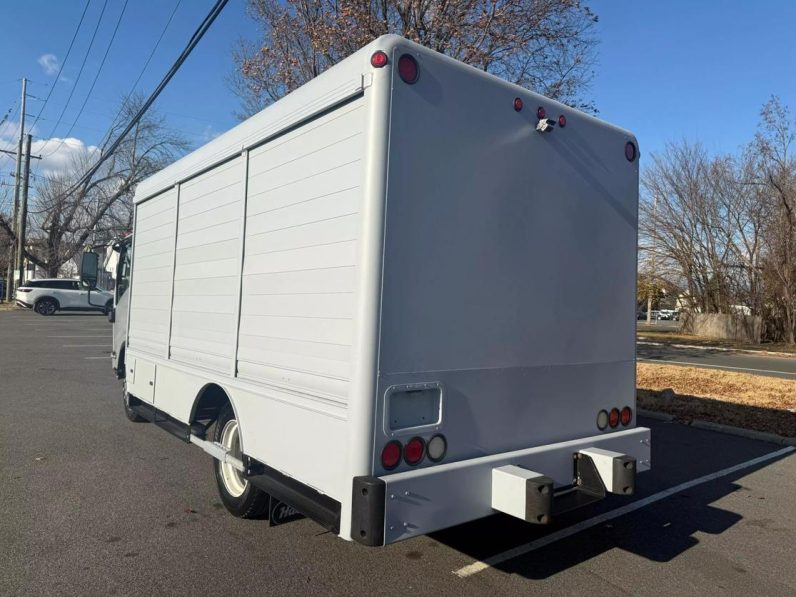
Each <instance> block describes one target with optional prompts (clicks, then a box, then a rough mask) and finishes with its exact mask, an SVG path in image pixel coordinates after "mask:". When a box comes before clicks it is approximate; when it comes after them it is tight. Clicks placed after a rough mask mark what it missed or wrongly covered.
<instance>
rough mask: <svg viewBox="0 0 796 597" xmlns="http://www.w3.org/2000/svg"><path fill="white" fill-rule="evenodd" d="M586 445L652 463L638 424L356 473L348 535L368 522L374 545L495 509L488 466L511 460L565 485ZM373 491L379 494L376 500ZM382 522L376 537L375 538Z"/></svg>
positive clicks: (642, 466)
mask: <svg viewBox="0 0 796 597" xmlns="http://www.w3.org/2000/svg"><path fill="white" fill-rule="evenodd" d="M589 448H600V449H602V450H610V451H613V452H619V453H621V454H626V455H628V456H630V457H632V458H634V459H635V460H636V463H637V465H636V466H637V471H638V472H642V471H646V470H649V469H650V466H651V463H650V430H649V429H647V428H644V427H637V428H634V429H628V430H625V431H618V432H615V433H607V434H601V435H598V436H593V437H585V438H580V439H576V440H571V441H566V442H561V443H557V444H548V445H545V446H537V447H534V448H527V449H525V450H517V451H514V452H505V453H502V454H494V455H491V456H483V457H481V458H473V459H470V460H464V461H460V462H452V463H450V464H443V465H439V466H432V467H428V468H423V469H417V470H413V471H407V472H403V473H397V474H394V475H385V476H383V477H379V478H373V477H358V478H357V480H355V483H354V503H353V506H354V512H353V520H354V525H355V526H354V528H352V537H353V538H354V539H357V540H359V538H360V537H363V538H364V537H365V535H363V534H362V529H360V528H357V527H356V525H357V524H358V523H365V522H366V521H369V524H370V525H372V526H371V529H369V530H370V531H371V532H369V533H367V536H368V537H371V541H367V542H366V541H362V542H363V543H367V544H369V545H374V544H376V545H378V544H388V543H394V542H396V541H401V540H403V539H408V538H410V537H414V536H417V535H424V534H426V533H431V532H433V531H437V530H440V529H444V528H447V527H451V526H454V525H457V524H462V523H465V522H468V521H471V520H475V519H477V518H483V517H484V516H489V515H490V514H494V513H495V510H494V509H493V507H492V504H493V500H492V487H493V485H492V476H493V473H492V471H493V469H496V468H499V467H503V466H507V465H515V466H518V467H522V468H524V469H529V470H531V471H535V472H537V473H540V474H542V475H545V476H546V477H549V478H550V479H552V480H553V481H554V483H555V485H556V486H568V485H571V484H572V483H573V481H574V479H573V475H574V468H573V456H574V455H575V454H577V453H578V452H579V451H581V450H588V449H589ZM365 480H367V481H365ZM358 483H359V485H362V484H363V483H365V484H369V485H367V486H368V492H367V494H368V496H370V499H368V500H363V499H362V498H360V497H358V495H357V494H358V493H359V494H360V495H361V494H362V489H363V487H358ZM374 485H376V486H382V485H383V491H384V493H383V495H384V498H383V500H384V501H383V502H381V499H380V498H381V496H380V495H378V494H380V493H381V491H378V492H375V491H374V490H375V489H376V487H374ZM378 489H381V487H378ZM374 493H376V495H378V498H377V499H376V500H374V499H373V496H374ZM382 504H383V505H382ZM358 510H359V511H358ZM382 521H383V524H384V528H383V535H382V537H381V541H378V540H377V541H376V542H374V541H373V539H375V538H377V537H378V535H379V533H378V531H379V530H381V529H379V528H378V525H380V524H381V522H382Z"/></svg>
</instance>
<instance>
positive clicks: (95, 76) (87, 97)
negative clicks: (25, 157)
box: [44, 0, 129, 157]
mask: <svg viewBox="0 0 796 597" xmlns="http://www.w3.org/2000/svg"><path fill="white" fill-rule="evenodd" d="M128 2H129V0H124V5H122V11H121V12H120V13H119V18H118V19H116V26H115V27H114V28H113V33H112V34H111V39H110V41H109V42H108V47H107V48H105V54H103V56H102V61H101V62H100V65H99V68H98V69H97V73H96V74H95V75H94V80H93V81H92V82H91V87H89V89H88V93H87V94H86V97H85V99H84V100H83V104H82V105H81V106H80V110H78V112H77V116H75V121H74V122H73V123H72V126H70V127H69V130H68V131H66V134H65V135H64V136H63V137H62V138H61V142H60V144H59V145H58V147H56V148H55V149H54V150H53V151H51V152H50V153H48V154H47V155H45V156H44V157H49V156H51V155H52V154H54V153H55V152H56V151H58V150H59V149H60V148H61V146H62V145H63V144H64V139H66V138H67V137H69V133H71V132H72V129H74V128H75V124H77V121H78V120H80V116H81V115H82V114H83V109H84V108H85V107H86V104H87V103H88V100H89V98H90V97H91V92H92V91H94V86H95V85H96V84H97V80H98V79H99V76H100V73H102V68H103V67H104V66H105V61H106V60H107V59H108V54H109V53H110V51H111V47H112V46H113V42H114V40H115V39H116V33H117V32H118V31H119V25H121V23H122V18H123V17H124V12H125V11H126V10H127V3H128Z"/></svg>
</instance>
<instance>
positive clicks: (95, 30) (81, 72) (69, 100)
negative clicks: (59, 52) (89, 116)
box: [40, 0, 108, 151]
mask: <svg viewBox="0 0 796 597" xmlns="http://www.w3.org/2000/svg"><path fill="white" fill-rule="evenodd" d="M107 7H108V0H104V2H103V4H102V10H101V11H100V15H99V18H98V19H97V24H96V25H95V26H94V32H93V33H92V34H91V41H90V42H89V44H88V49H87V50H86V54H85V55H84V56H83V62H82V63H81V65H80V70H79V71H78V73H77V77H76V78H75V84H74V85H73V86H72V90H71V91H70V92H69V97H68V98H66V103H65V104H64V109H63V110H61V114H60V115H59V116H58V120H56V122H55V126H53V128H52V130H51V131H50V134H49V135H47V140H46V141H45V143H44V145H43V146H42V147H41V150H40V151H44V148H45V147H47V145H49V143H50V141H51V140H52V137H53V135H54V134H55V131H56V129H57V128H58V125H59V124H61V120H62V119H63V117H64V114H66V110H67V108H69V102H71V101H72V96H73V95H74V94H75V90H76V89H77V84H78V83H79V82H80V77H81V76H82V75H83V69H84V68H85V67H86V61H87V60H88V56H89V54H91V48H92V47H94V41H95V40H96V39H97V32H98V31H99V27H100V23H102V17H103V16H104V15H105V9H106V8H107Z"/></svg>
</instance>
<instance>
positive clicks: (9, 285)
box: [6, 77, 28, 301]
mask: <svg viewBox="0 0 796 597" xmlns="http://www.w3.org/2000/svg"><path fill="white" fill-rule="evenodd" d="M27 92H28V80H27V79H26V78H24V77H23V78H22V100H21V102H20V108H19V143H18V144H17V168H16V175H15V176H16V178H15V183H14V219H13V220H12V222H13V226H15V227H17V226H18V221H19V192H20V186H21V185H20V183H21V182H22V180H21V179H22V172H21V170H22V140H23V139H24V137H25V100H26V99H27V97H28V93H27ZM15 233H16V236H17V238H19V228H17V229H16V230H15ZM15 263H16V262H15V261H14V243H13V242H12V243H9V246H8V275H7V276H6V300H7V301H12V300H14V265H15Z"/></svg>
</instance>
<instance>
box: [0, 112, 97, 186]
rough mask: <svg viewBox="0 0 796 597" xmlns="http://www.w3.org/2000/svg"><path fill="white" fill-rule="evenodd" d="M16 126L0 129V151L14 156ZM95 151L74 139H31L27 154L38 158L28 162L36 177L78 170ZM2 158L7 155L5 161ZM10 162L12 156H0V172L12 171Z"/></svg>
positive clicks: (12, 123) (3, 126) (5, 124)
mask: <svg viewBox="0 0 796 597" xmlns="http://www.w3.org/2000/svg"><path fill="white" fill-rule="evenodd" d="M17 127H18V123H16V122H6V123H4V124H3V125H2V126H0V149H6V150H8V151H13V152H14V153H16V150H17V138H16V135H17V130H18V129H17ZM98 151H99V148H98V147H96V146H95V145H86V144H85V143H84V142H83V141H81V140H80V139H76V138H74V137H68V138H65V139H62V138H59V137H53V138H51V139H34V141H33V143H31V147H30V152H31V154H32V155H41V156H42V159H41V160H36V161H35V163H33V160H31V162H32V163H31V168H33V167H35V168H36V173H37V174H38V175H39V176H49V175H52V174H58V173H61V172H74V170H75V168H77V169H78V170H81V169H82V168H83V167H84V164H85V162H84V160H85V158H86V157H89V156H92V155H94V154H96V153H97V152H98ZM3 156H7V158H4V157H3ZM13 163H14V156H12V155H8V154H4V153H0V172H2V171H4V170H5V171H11V170H13ZM9 168H10V170H9ZM31 182H34V181H31Z"/></svg>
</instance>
